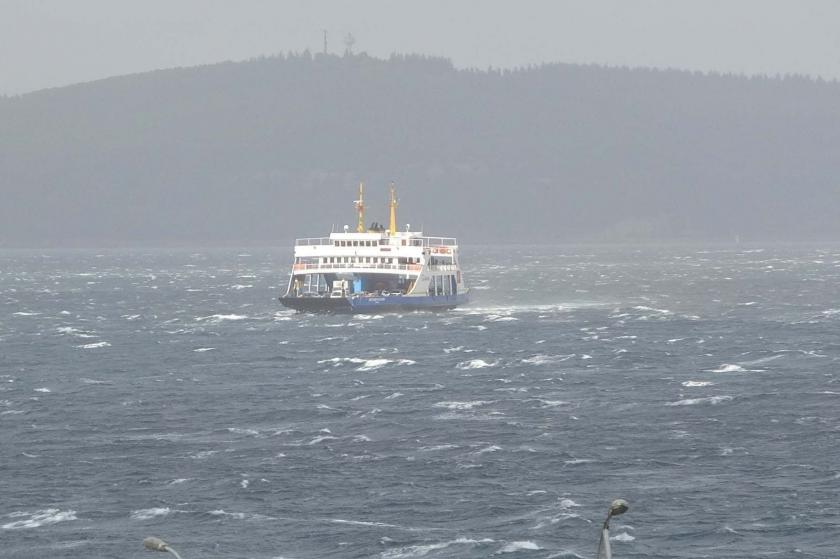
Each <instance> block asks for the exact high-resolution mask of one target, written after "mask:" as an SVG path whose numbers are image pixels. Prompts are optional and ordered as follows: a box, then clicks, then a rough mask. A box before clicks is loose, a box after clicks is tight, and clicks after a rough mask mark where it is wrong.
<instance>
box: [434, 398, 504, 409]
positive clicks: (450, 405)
mask: <svg viewBox="0 0 840 559" xmlns="http://www.w3.org/2000/svg"><path fill="white" fill-rule="evenodd" d="M492 403H493V401H492V400H473V401H472V402H438V403H436V404H435V407H436V408H446V409H448V410H471V409H473V408H475V407H478V406H484V405H487V404H492Z"/></svg>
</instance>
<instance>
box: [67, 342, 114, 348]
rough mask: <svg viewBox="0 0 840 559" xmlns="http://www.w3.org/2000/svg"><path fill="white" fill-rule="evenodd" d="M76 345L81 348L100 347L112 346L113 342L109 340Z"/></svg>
mask: <svg viewBox="0 0 840 559" xmlns="http://www.w3.org/2000/svg"><path fill="white" fill-rule="evenodd" d="M76 347H78V348H81V349H99V348H100V347H111V344H109V343H108V342H94V343H92V344H82V345H77V346H76Z"/></svg>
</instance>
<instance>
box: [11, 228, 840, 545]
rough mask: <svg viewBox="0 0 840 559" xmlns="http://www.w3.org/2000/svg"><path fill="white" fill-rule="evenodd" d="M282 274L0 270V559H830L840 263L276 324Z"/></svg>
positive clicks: (96, 267)
mask: <svg viewBox="0 0 840 559" xmlns="http://www.w3.org/2000/svg"><path fill="white" fill-rule="evenodd" d="M290 259H291V254H290V252H289V251H286V250H280V249H278V250H263V249H260V250H256V249H253V250H252V249H248V250H247V251H244V250H240V251H231V250H225V251H221V250H220V251H207V250H201V251H196V252H192V251H125V252H120V251H109V252H102V253H97V252H94V251H53V252H33V251H5V252H0V464H2V476H0V495H2V496H3V498H2V500H0V538H2V542H3V546H2V548H0V556H2V557H21V558H22V557H55V558H70V557H80V556H84V557H114V556H120V557H138V558H139V557H147V552H145V551H143V550H142V546H141V541H142V539H143V538H144V537H145V536H147V535H156V536H160V537H162V538H164V539H166V540H167V541H169V542H170V543H172V544H173V545H174V546H175V547H176V548H177V549H178V550H179V551H181V552H182V554H183V555H184V557H185V558H186V557H199V556H201V557H252V558H261V559H262V558H274V557H289V558H291V557H297V558H315V557H326V556H329V557H380V558H385V559H398V558H399V559H401V558H411V557H487V556H490V555H497V554H498V555H501V556H502V557H534V558H549V557H569V558H573V557H593V556H594V554H595V548H596V544H597V537H598V528H599V525H600V523H601V522H602V521H603V518H604V515H605V513H606V510H607V506H608V505H609V502H610V501H611V500H612V499H614V498H616V497H623V498H626V499H627V500H628V501H629V502H630V505H631V509H630V511H629V512H628V513H627V514H626V515H625V516H622V517H620V518H617V519H615V520H614V521H613V522H612V535H613V538H614V541H613V552H614V554H615V556H616V557H647V558H649V557H703V556H706V557H745V558H747V557H749V558H759V557H762V558H763V557H792V556H802V557H832V556H834V555H835V553H836V525H837V522H838V519H839V518H838V512H837V508H836V499H835V497H836V487H837V483H838V479H840V468H838V465H837V464H838V455H840V451H838V450H837V445H836V440H837V433H838V429H840V417H839V416H838V411H837V410H838V409H840V373H838V362H840V343H838V339H840V338H838V334H840V246H836V245H823V246H785V247H779V246H775V247H774V246H764V247H741V246H730V247H723V248H722V247H712V248H707V249H703V248H698V247H671V248H640V249H633V248H614V247H612V248H609V247H608V248H604V247H569V246H562V247H504V248H502V249H499V248H498V247H495V248H490V247H465V248H464V249H463V263H464V265H465V274H466V279H467V282H468V283H469V284H470V285H471V286H472V288H473V290H474V291H473V292H472V294H473V302H472V303H471V304H470V305H468V306H466V307H463V308H460V309H457V310H455V311H452V312H445V313H407V314H402V315H397V314H385V315H372V316H364V315H362V316H318V315H296V314H293V313H291V312H288V311H287V310H285V309H283V308H282V307H280V306H279V304H278V303H277V301H276V297H277V296H279V295H280V294H282V292H283V291H284V290H285V287H286V283H287V281H288V265H289V262H290Z"/></svg>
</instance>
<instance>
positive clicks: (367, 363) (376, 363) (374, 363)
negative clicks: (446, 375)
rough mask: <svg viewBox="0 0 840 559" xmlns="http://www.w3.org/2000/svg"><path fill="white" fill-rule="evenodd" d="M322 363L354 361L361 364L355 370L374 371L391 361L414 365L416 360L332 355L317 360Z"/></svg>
mask: <svg viewBox="0 0 840 559" xmlns="http://www.w3.org/2000/svg"><path fill="white" fill-rule="evenodd" d="M324 363H332V364H333V366H334V367H338V366H339V365H342V364H343V363H354V364H357V365H361V366H360V367H357V368H356V370H357V371H375V370H376V369H380V368H382V367H384V366H385V365H389V364H391V363H394V364H396V365H414V364H416V363H417V362H416V361H412V360H411V359H384V358H379V359H361V358H359V357H333V358H331V359H321V360H320V361H318V364H324Z"/></svg>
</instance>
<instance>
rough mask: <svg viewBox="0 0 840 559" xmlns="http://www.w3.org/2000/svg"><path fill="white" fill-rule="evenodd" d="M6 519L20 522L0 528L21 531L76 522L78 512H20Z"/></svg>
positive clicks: (13, 522)
mask: <svg viewBox="0 0 840 559" xmlns="http://www.w3.org/2000/svg"><path fill="white" fill-rule="evenodd" d="M6 518H20V520H15V521H12V522H9V523H8V524H3V525H2V526H0V528H2V529H4V530H21V529H25V528H40V527H41V526H48V525H50V524H57V523H58V522H66V521H68V520H76V511H74V510H66V511H62V510H58V509H44V510H38V511H35V512H24V511H20V512H13V513H10V514H7V515H6Z"/></svg>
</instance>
